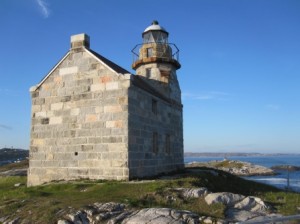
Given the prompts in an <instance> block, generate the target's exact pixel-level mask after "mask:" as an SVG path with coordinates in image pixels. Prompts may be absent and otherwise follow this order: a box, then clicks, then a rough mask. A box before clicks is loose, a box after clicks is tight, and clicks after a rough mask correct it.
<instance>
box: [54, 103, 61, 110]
mask: <svg viewBox="0 0 300 224" xmlns="http://www.w3.org/2000/svg"><path fill="white" fill-rule="evenodd" d="M63 105H64V104H63V103H53V104H51V110H61V109H62V108H63Z"/></svg>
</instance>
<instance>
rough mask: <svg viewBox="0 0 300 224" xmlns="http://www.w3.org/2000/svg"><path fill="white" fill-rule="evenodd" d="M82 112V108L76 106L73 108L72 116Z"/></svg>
mask: <svg viewBox="0 0 300 224" xmlns="http://www.w3.org/2000/svg"><path fill="white" fill-rule="evenodd" d="M79 113H80V109H79V108H74V109H72V110H71V116H77V115H79Z"/></svg>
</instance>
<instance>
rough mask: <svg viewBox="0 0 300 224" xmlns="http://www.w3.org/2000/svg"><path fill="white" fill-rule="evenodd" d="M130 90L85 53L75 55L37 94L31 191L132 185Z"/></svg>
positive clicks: (34, 93)
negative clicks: (80, 183)
mask: <svg viewBox="0 0 300 224" xmlns="http://www.w3.org/2000/svg"><path fill="white" fill-rule="evenodd" d="M129 85H130V77H128V76H126V75H123V74H116V72H114V71H112V70H111V69H110V68H108V67H107V66H106V65H105V64H103V63H100V62H99V61H98V60H97V59H96V58H95V57H93V56H92V55H91V54H90V53H89V52H87V51H86V50H84V49H83V48H82V49H81V50H80V49H77V50H71V51H70V52H69V53H68V55H67V56H66V57H65V58H64V60H63V61H62V62H61V63H60V64H59V65H58V66H57V67H56V68H55V69H54V70H53V71H52V73H51V75H50V76H49V77H47V79H45V81H44V82H43V83H42V84H41V85H40V86H39V87H38V88H37V89H33V90H32V91H31V97H32V113H31V142H30V166H29V170H28V185H29V186H32V185H38V184H42V183H45V182H49V181H52V180H73V179H78V178H83V179H117V180H121V179H122V180H127V179H128V178H129V171H128V144H127V143H128V98H127V94H128V86H129Z"/></svg>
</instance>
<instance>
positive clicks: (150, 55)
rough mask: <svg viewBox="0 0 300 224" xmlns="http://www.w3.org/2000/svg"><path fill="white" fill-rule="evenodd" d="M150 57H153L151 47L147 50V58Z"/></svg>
mask: <svg viewBox="0 0 300 224" xmlns="http://www.w3.org/2000/svg"><path fill="white" fill-rule="evenodd" d="M152 55H153V49H152V47H149V48H147V58H149V57H152Z"/></svg>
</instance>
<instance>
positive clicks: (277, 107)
mask: <svg viewBox="0 0 300 224" xmlns="http://www.w3.org/2000/svg"><path fill="white" fill-rule="evenodd" d="M265 107H266V108H267V109H268V110H279V109H280V105H278V104H267V105H265Z"/></svg>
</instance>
